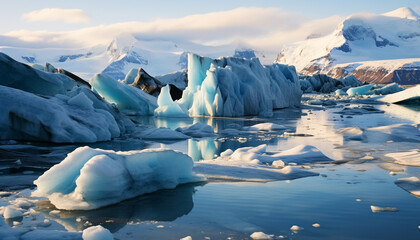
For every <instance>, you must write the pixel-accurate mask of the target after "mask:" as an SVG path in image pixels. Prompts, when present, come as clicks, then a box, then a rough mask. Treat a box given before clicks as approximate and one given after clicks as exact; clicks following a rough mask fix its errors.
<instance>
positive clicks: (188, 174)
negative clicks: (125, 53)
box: [34, 147, 199, 210]
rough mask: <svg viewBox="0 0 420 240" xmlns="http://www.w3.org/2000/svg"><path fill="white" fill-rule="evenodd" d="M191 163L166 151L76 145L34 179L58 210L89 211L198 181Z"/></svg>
mask: <svg viewBox="0 0 420 240" xmlns="http://www.w3.org/2000/svg"><path fill="white" fill-rule="evenodd" d="M192 167H193V162H192V160H191V158H190V157H188V156H187V155H185V154H182V153H180V152H175V151H173V150H167V149H149V150H142V151H129V152H114V151H111V150H109V151H106V150H101V149H92V148H89V147H80V148H78V149H76V150H75V151H73V152H72V153H70V154H69V155H68V156H67V157H66V158H65V159H64V160H63V161H62V162H61V163H59V164H57V165H55V166H53V167H52V168H51V169H49V170H48V171H46V172H45V173H44V174H43V175H42V176H40V177H39V178H38V179H37V180H36V181H35V182H34V183H35V185H37V190H36V191H35V192H34V194H35V195H36V196H45V197H48V198H49V200H50V201H51V203H52V204H54V205H55V206H56V207H57V208H59V209H67V210H76V209H84V210H87V209H95V208H99V207H103V206H107V205H111V204H115V203H118V202H120V201H123V200H125V199H129V198H132V197H135V196H138V195H141V194H145V193H150V192H154V191H157V190H159V189H167V188H175V187H176V186H177V185H178V184H182V183H187V182H193V181H197V180H199V178H197V177H196V176H194V175H193V174H192V171H191V170H192Z"/></svg>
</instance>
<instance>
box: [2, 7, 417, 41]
mask: <svg viewBox="0 0 420 240" xmlns="http://www.w3.org/2000/svg"><path fill="white" fill-rule="evenodd" d="M2 1H4V0H2ZM4 2H5V1H4ZM251 6H254V7H263V8H266V7H276V8H280V9H282V10H283V11H285V12H293V13H297V14H301V15H303V16H306V17H308V18H310V19H318V18H325V17H329V16H332V15H341V16H347V15H350V14H352V13H356V12H371V13H383V12H387V11H391V10H394V9H396V8H399V7H403V6H408V7H411V8H413V9H414V10H416V11H417V12H419V10H420V0H408V1H396V0H380V1H376V0H352V1H337V0H319V1H299V0H297V1H292V0H287V1H286V0H212V1H192V0H177V1H174V0H170V1H151V0H146V1H143V0H140V1H139V0H137V1H136V0H121V1H115V0H101V1H98V0H72V1H57V0H43V1H33V0H23V1H21V0H16V1H7V3H3V4H2V14H0V34H1V33H6V32H9V31H12V30H20V29H26V30H47V31H60V30H61V31H63V30H73V29H78V28H83V27H89V26H96V25H101V24H112V23H116V22H126V21H142V22H148V21H153V20H156V19H162V18H179V17H184V16H188V15H193V14H203V13H209V12H218V11H226V10H231V9H235V8H238V7H251ZM43 8H64V9H81V10H82V11H83V12H84V13H85V14H86V15H87V16H88V17H89V21H88V22H83V23H73V24H66V23H63V22H60V21H53V22H30V21H26V20H24V19H22V15H23V14H24V13H28V12H31V11H34V10H40V9H43Z"/></svg>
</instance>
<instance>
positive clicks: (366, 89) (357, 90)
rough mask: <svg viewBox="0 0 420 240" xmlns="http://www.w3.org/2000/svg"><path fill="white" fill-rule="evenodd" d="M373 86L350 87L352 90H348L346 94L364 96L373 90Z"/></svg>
mask: <svg viewBox="0 0 420 240" xmlns="http://www.w3.org/2000/svg"><path fill="white" fill-rule="evenodd" d="M373 86H374V85H373V84H369V85H364V86H361V87H352V88H349V89H348V90H347V92H346V93H347V94H348V95H349V96H355V95H364V94H366V93H368V92H369V91H370V90H371V89H372V88H373Z"/></svg>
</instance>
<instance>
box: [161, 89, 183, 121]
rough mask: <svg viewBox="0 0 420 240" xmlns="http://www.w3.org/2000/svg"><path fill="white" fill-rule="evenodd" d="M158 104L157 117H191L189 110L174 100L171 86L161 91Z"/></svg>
mask: <svg viewBox="0 0 420 240" xmlns="http://www.w3.org/2000/svg"><path fill="white" fill-rule="evenodd" d="M157 103H158V105H159V107H158V108H156V109H155V116H158V117H189V116H188V110H187V109H186V108H185V107H184V106H183V105H182V104H179V103H178V102H176V101H173V100H172V97H171V93H170V86H169V85H166V86H165V87H163V88H162V89H161V91H160V94H159V96H158V99H157Z"/></svg>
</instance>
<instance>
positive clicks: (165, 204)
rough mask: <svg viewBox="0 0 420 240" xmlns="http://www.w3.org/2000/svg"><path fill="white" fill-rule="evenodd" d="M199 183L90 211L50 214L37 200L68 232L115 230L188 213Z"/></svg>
mask: <svg viewBox="0 0 420 240" xmlns="http://www.w3.org/2000/svg"><path fill="white" fill-rule="evenodd" d="M202 185H204V183H199V184H184V185H180V186H178V187H177V188H176V189H168V190H161V191H158V192H155V193H152V194H147V195H143V196H139V197H137V198H134V199H131V200H127V201H124V202H121V203H119V204H116V205H113V206H109V207H104V208H100V209H96V210H91V211H60V213H59V214H50V212H51V211H52V210H55V207H54V206H53V205H51V204H50V202H49V201H40V202H38V203H37V206H38V209H37V211H39V212H40V213H42V214H43V215H44V216H45V217H46V218H49V219H52V220H54V221H56V222H58V223H60V224H61V225H63V226H64V227H65V228H66V230H67V231H72V232H76V231H82V230H83V229H85V228H87V227H90V226H92V225H101V226H103V227H105V228H107V229H109V230H110V231H111V232H116V231H118V230H119V229H121V228H122V227H124V226H125V225H127V224H138V223H141V222H144V221H159V222H160V221H174V220H175V219H177V218H179V217H182V216H184V215H187V214H188V213H189V212H191V210H192V209H193V207H194V203H193V197H192V196H193V194H194V192H195V191H196V190H195V189H196V187H197V186H202Z"/></svg>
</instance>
